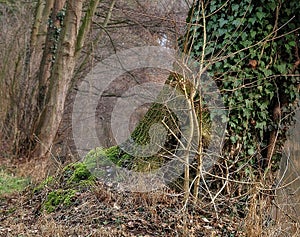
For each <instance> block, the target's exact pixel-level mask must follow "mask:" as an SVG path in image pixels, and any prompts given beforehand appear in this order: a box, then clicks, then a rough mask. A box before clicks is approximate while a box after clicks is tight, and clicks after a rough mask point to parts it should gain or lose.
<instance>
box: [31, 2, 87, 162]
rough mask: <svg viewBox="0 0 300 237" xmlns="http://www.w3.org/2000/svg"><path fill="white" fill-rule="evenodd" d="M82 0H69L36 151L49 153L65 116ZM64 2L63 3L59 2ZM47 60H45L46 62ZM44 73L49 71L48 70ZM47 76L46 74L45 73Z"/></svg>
mask: <svg viewBox="0 0 300 237" xmlns="http://www.w3.org/2000/svg"><path fill="white" fill-rule="evenodd" d="M82 3H83V0H80V1H78V0H69V1H67V9H66V16H65V18H64V28H63V30H62V35H61V38H60V41H59V44H58V46H57V54H56V58H55V62H54V65H53V69H52V72H51V76H50V79H49V86H47V87H48V92H47V94H46V98H45V106H43V107H44V108H43V111H42V112H41V117H40V119H39V120H38V124H37V127H36V130H35V135H36V136H37V139H38V142H37V144H36V147H35V150H34V155H35V156H37V157H41V156H48V155H49V154H50V153H49V152H50V150H51V147H52V145H53V142H54V139H55V136H56V133H57V130H58V127H59V124H60V122H61V120H62V116H63V112H64V105H65V100H66V97H67V93H68V91H69V89H70V88H69V87H70V82H71V78H72V76H73V71H74V68H75V63H76V39H77V35H78V31H79V27H80V20H81V13H82ZM60 6H62V5H60ZM45 63H46V62H45ZM45 73H47V72H46V71H45ZM45 78H47V76H46V77H45Z"/></svg>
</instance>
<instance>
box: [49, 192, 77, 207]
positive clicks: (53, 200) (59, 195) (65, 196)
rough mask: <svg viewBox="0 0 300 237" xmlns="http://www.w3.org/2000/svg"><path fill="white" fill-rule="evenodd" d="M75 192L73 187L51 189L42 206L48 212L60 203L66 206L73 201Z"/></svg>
mask: <svg viewBox="0 0 300 237" xmlns="http://www.w3.org/2000/svg"><path fill="white" fill-rule="evenodd" d="M75 194H76V190H74V189H68V190H62V189H58V190H55V191H52V192H50V193H49V194H48V195H47V200H46V201H45V202H44V204H43V208H44V210H46V211H47V212H48V213H50V212H53V211H55V210H56V208H57V207H59V206H60V205H62V206H66V207H68V206H70V205H71V204H72V203H73V201H74V197H75Z"/></svg>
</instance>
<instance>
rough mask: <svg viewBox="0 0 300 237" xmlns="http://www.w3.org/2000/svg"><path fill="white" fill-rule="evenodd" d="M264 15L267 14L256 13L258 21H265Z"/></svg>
mask: <svg viewBox="0 0 300 237" xmlns="http://www.w3.org/2000/svg"><path fill="white" fill-rule="evenodd" d="M264 15H265V14H264V13H263V12H257V13H256V16H257V18H258V20H260V21H261V20H262V19H263V17H264Z"/></svg>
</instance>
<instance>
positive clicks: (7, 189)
mask: <svg viewBox="0 0 300 237" xmlns="http://www.w3.org/2000/svg"><path fill="white" fill-rule="evenodd" d="M29 183H30V180H29V179H28V178H22V177H17V176H14V175H12V174H10V173H9V172H7V171H6V170H5V169H1V170H0V195H1V194H7V193H13V192H19V191H22V190H23V189H24V188H25V187H26V186H27V185H29Z"/></svg>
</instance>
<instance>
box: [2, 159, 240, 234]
mask: <svg viewBox="0 0 300 237" xmlns="http://www.w3.org/2000/svg"><path fill="white" fill-rule="evenodd" d="M3 160H6V159H2V164H0V167H1V170H2V174H0V180H1V178H3V177H5V178H6V180H11V179H12V180H13V182H14V183H17V184H19V186H18V185H16V186H9V187H8V186H7V185H6V190H4V191H3V192H2V193H0V223H1V224H0V236H1V237H2V236H49V237H50V236H113V237H115V236H148V237H149V236H210V237H211V236H222V237H223V236H245V234H244V232H243V229H244V224H243V220H242V219H241V218H239V217H237V216H236V215H230V213H218V218H217V216H216V213H215V211H214V209H213V208H212V205H211V204H209V203H206V204H205V203H199V205H197V206H194V205H184V202H183V200H182V196H181V195H180V193H176V192H174V191H172V190H171V189H169V188H165V189H164V190H157V191H153V192H149V193H132V192H121V191H118V190H115V189H113V188H112V187H110V186H107V185H105V184H103V183H101V182H100V181H97V180H96V181H93V182H92V183H89V182H85V184H84V185H81V184H80V185H79V184H78V183H74V184H70V182H69V181H68V180H67V178H70V176H69V177H66V170H62V171H61V172H58V173H57V174H56V175H55V176H51V179H50V178H49V177H48V179H46V180H44V181H43V182H39V183H35V184H33V182H31V184H29V182H24V180H28V179H27V178H24V177H20V176H18V173H17V169H18V168H20V166H13V167H12V166H10V165H8V164H7V163H6V164H4V163H3ZM4 173H6V174H5V175H4ZM13 174H14V175H13ZM8 177H10V178H8ZM3 179H4V178H3ZM17 180H20V182H19V183H18V182H17ZM9 182H11V181H9ZM0 185H2V186H5V182H2V183H0ZM20 189H22V190H20ZM54 194H57V195H58V194H60V195H61V196H62V195H65V194H67V195H69V196H64V197H63V198H61V199H60V197H53V195H54ZM51 195H52V196H51ZM54 196H55V195H54ZM50 197H53V198H52V199H51V198H50ZM47 205H48V206H47ZM224 205H226V204H225V203H224ZM228 206H230V204H229V203H228Z"/></svg>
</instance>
